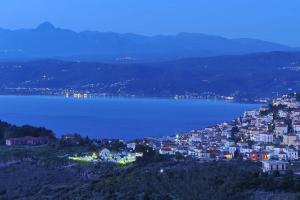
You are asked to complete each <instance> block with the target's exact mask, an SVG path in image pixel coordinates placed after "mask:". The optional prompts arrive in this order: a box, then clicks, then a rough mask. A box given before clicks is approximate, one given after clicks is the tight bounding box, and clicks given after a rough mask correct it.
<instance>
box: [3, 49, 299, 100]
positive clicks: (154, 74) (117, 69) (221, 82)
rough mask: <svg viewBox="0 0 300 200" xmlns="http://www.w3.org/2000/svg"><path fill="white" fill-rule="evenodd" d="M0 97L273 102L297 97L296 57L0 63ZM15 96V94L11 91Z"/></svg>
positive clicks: (294, 54) (277, 54)
mask: <svg viewBox="0 0 300 200" xmlns="http://www.w3.org/2000/svg"><path fill="white" fill-rule="evenodd" d="M0 74H1V77H0V88H1V91H2V93H7V92H11V91H13V88H23V89H28V90H30V89H32V88H47V90H52V89H76V90H80V91H89V92H94V93H107V94H111V95H122V96H128V95H137V96H143V97H145V96H147V97H173V96H175V95H183V94H189V95H192V94H193V95H201V94H207V93H214V94H217V95H226V96H236V97H238V98H253V97H266V96H267V97H274V96H275V95H276V94H277V93H279V94H280V93H288V92H291V91H300V52H271V53H258V54H248V55H239V56H219V57H207V58H190V59H182V60H176V61H171V62H159V63H147V64H102V63H85V62H65V61H58V60H37V61H31V62H2V63H0ZM14 92H18V90H17V91H16V90H14Z"/></svg>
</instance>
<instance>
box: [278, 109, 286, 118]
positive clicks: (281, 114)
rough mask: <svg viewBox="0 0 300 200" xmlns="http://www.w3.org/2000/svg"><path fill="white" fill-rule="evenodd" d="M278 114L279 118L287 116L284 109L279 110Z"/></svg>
mask: <svg viewBox="0 0 300 200" xmlns="http://www.w3.org/2000/svg"><path fill="white" fill-rule="evenodd" d="M278 115H279V117H281V118H286V117H287V116H288V112H287V111H286V110H279V111H278Z"/></svg>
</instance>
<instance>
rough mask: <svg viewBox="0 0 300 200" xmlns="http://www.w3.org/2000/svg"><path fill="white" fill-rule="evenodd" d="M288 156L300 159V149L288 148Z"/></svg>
mask: <svg viewBox="0 0 300 200" xmlns="http://www.w3.org/2000/svg"><path fill="white" fill-rule="evenodd" d="M287 158H288V160H298V159H299V157H298V151H297V150H295V149H293V148H289V149H288V150H287Z"/></svg>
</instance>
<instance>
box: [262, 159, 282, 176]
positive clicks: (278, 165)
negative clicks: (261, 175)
mask: <svg viewBox="0 0 300 200" xmlns="http://www.w3.org/2000/svg"><path fill="white" fill-rule="evenodd" d="M287 164H288V162H285V161H278V160H267V161H262V171H263V172H265V173H272V172H274V171H279V172H280V173H284V172H285V171H286V170H287Z"/></svg>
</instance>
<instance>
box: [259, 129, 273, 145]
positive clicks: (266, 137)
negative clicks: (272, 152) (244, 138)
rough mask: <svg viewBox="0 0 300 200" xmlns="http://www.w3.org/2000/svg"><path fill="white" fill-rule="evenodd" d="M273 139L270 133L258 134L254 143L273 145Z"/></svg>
mask: <svg viewBox="0 0 300 200" xmlns="http://www.w3.org/2000/svg"><path fill="white" fill-rule="evenodd" d="M273 141H274V138H273V134H271V133H267V132H264V133H258V134H256V135H255V142H263V143H273Z"/></svg>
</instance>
